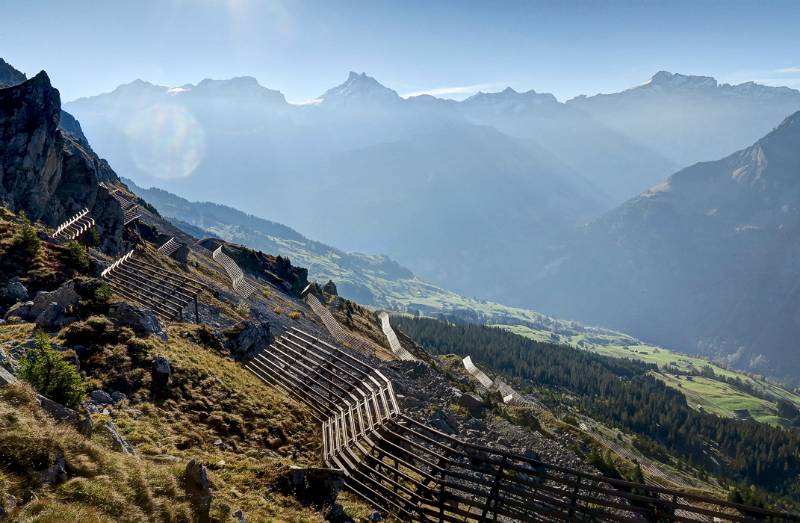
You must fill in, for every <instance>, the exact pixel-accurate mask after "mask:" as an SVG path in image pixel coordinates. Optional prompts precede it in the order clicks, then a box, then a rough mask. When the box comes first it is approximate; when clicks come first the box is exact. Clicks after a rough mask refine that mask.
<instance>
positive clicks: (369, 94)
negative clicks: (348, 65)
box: [320, 71, 401, 102]
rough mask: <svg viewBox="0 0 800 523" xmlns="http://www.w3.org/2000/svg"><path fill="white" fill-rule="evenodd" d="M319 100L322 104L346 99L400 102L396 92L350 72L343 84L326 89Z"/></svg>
mask: <svg viewBox="0 0 800 523" xmlns="http://www.w3.org/2000/svg"><path fill="white" fill-rule="evenodd" d="M320 99H322V100H323V102H331V101H336V100H346V99H357V100H394V101H396V100H401V98H400V95H398V94H397V92H396V91H394V90H392V89H389V88H388V87H386V86H385V85H383V84H381V83H380V82H378V81H377V80H376V79H375V78H373V77H371V76H368V75H367V74H366V73H363V72H362V73H356V72H355V71H350V73H349V74H348V76H347V80H345V82H344V83H342V84H340V85H337V86H336V87H333V88H331V89H328V90H327V91H325V94H323V95H322V96H320Z"/></svg>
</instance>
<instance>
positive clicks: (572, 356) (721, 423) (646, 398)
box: [392, 316, 800, 498]
mask: <svg viewBox="0 0 800 523" xmlns="http://www.w3.org/2000/svg"><path fill="white" fill-rule="evenodd" d="M392 322H393V323H394V325H395V326H396V327H398V328H399V329H400V330H402V331H403V332H404V333H406V334H407V335H409V336H410V337H411V338H412V339H414V340H415V341H416V342H418V343H420V344H421V345H422V346H424V347H425V348H426V349H427V350H429V351H431V352H433V353H435V354H459V355H462V356H466V355H470V356H471V357H472V358H473V360H475V361H476V363H479V364H480V365H483V366H485V367H486V368H489V369H491V370H493V371H494V372H497V373H501V374H504V375H507V376H510V377H513V378H515V379H517V380H519V382H520V383H521V384H524V386H526V387H528V388H530V389H532V390H536V389H551V390H553V391H559V392H561V393H562V394H561V395H560V397H559V401H561V402H563V403H564V405H569V404H571V405H572V406H574V407H577V408H578V409H579V410H580V411H582V412H585V413H586V414H588V415H590V416H592V417H594V418H596V419H600V420H603V421H604V422H607V423H610V424H612V425H615V426H618V427H621V428H625V429H627V430H630V431H632V432H634V433H636V434H638V435H640V436H641V437H642V438H643V441H645V442H647V443H644V445H645V446H647V445H652V446H653V447H654V448H657V447H658V446H663V447H665V448H666V449H668V450H669V451H671V452H673V453H675V454H677V455H679V456H681V457H682V458H683V459H685V460H686V461H688V462H690V463H692V464H693V465H696V466H699V467H701V468H703V469H704V470H706V471H707V472H708V473H711V474H719V475H720V476H721V477H723V478H727V479H728V480H730V481H732V482H734V483H738V484H741V485H752V484H754V485H758V486H759V487H761V488H763V489H765V490H767V491H769V492H772V493H773V494H776V495H779V496H781V495H782V496H790V497H795V498H796V497H797V496H800V434H798V433H797V432H792V431H788V430H784V429H779V428H773V427H769V426H766V425H763V424H759V423H756V422H753V421H741V420H732V419H726V418H720V417H717V416H714V415H711V414H706V413H701V412H696V411H694V410H692V409H691V408H690V407H689V406H688V405H687V403H686V399H685V398H684V397H683V395H682V394H681V393H680V392H679V391H677V390H675V389H672V388H669V387H668V386H666V385H665V384H664V383H663V382H661V381H659V380H657V379H655V378H653V377H651V376H649V375H647V373H648V372H649V371H650V370H653V369H654V368H655V367H654V366H652V365H648V364H645V363H642V362H636V361H630V360H621V359H615V358H608V357H603V356H598V355H596V354H591V353H587V352H584V351H579V350H576V349H573V348H570V347H566V346H560V345H553V344H550V343H541V342H536V341H533V340H529V339H526V338H522V337H521V336H517V335H515V334H512V333H509V332H505V331H503V330H500V329H496V328H492V327H486V326H478V325H466V324H452V323H445V322H441V321H438V320H432V319H424V318H422V319H412V318H408V317H399V316H398V317H395V318H393V320H392Z"/></svg>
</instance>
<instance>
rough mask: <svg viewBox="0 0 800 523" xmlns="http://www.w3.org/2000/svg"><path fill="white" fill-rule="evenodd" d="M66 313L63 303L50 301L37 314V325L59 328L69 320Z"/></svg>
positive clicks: (47, 328) (49, 328) (50, 328)
mask: <svg viewBox="0 0 800 523" xmlns="http://www.w3.org/2000/svg"><path fill="white" fill-rule="evenodd" d="M65 313H66V309H65V308H64V307H63V306H62V305H60V304H58V303H56V302H50V303H48V304H47V306H45V307H43V308H42V309H41V311H40V312H39V314H38V315H37V316H36V325H38V326H39V327H41V328H43V329H46V330H53V329H59V328H61V327H63V326H64V325H66V324H67V323H68V322H69V321H68V320H67V317H66V314H65Z"/></svg>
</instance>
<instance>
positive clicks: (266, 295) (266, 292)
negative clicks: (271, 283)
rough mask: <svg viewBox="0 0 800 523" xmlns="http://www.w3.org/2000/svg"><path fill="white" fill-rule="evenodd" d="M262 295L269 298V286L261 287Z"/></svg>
mask: <svg viewBox="0 0 800 523" xmlns="http://www.w3.org/2000/svg"><path fill="white" fill-rule="evenodd" d="M261 295H262V296H263V297H265V298H267V299H269V296H270V293H269V289H268V288H267V287H261Z"/></svg>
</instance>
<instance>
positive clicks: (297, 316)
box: [288, 311, 303, 320]
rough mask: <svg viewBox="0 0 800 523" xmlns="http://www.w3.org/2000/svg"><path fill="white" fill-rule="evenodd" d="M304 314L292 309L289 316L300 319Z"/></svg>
mask: <svg viewBox="0 0 800 523" xmlns="http://www.w3.org/2000/svg"><path fill="white" fill-rule="evenodd" d="M302 315H303V313H302V312H300V311H292V312H290V313H289V314H288V316H289V317H290V318H291V319H293V320H299V319H300V317H301V316H302Z"/></svg>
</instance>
